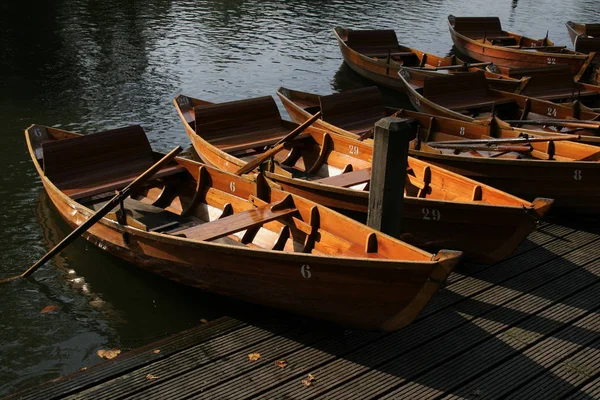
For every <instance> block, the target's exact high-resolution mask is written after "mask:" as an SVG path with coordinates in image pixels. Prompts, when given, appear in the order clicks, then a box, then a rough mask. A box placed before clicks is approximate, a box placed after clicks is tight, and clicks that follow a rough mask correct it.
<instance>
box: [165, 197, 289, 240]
mask: <svg viewBox="0 0 600 400" xmlns="http://www.w3.org/2000/svg"><path fill="white" fill-rule="evenodd" d="M284 202H285V200H284ZM284 202H280V203H275V204H273V203H269V204H267V205H264V206H261V207H257V208H253V209H251V210H247V211H243V212H239V213H235V214H233V215H230V216H227V217H223V218H220V219H217V220H214V221H210V222H206V223H204V224H201V225H196V226H192V227H190V228H185V229H181V230H177V231H173V232H171V233H172V234H176V235H178V236H183V237H186V238H188V239H194V240H214V239H219V238H222V237H224V236H228V235H231V234H233V233H236V232H240V231H243V230H246V229H251V228H255V227H258V226H260V225H262V224H265V223H267V222H270V221H273V220H276V219H278V218H282V217H286V216H289V215H292V214H294V213H296V212H297V211H298V210H297V209H296V208H295V207H294V206H293V205H290V206H288V205H286V204H284Z"/></svg>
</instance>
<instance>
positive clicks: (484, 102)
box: [436, 97, 515, 111]
mask: <svg viewBox="0 0 600 400" xmlns="http://www.w3.org/2000/svg"><path fill="white" fill-rule="evenodd" d="M514 102H515V101H514V100H512V99H503V98H501V97H489V98H484V99H481V98H479V99H477V98H474V99H456V98H452V97H448V98H447V99H446V100H444V99H443V98H439V99H438V100H437V101H436V103H437V104H439V105H441V106H444V107H446V108H449V109H450V110H453V111H457V110H465V109H476V108H490V107H492V106H499V105H503V104H511V103H514Z"/></svg>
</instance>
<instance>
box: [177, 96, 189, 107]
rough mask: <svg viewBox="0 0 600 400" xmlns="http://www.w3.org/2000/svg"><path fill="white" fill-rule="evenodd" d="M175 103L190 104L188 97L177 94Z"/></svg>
mask: <svg viewBox="0 0 600 400" xmlns="http://www.w3.org/2000/svg"><path fill="white" fill-rule="evenodd" d="M177 104H179V105H180V106H187V105H188V104H190V99H188V98H187V97H185V96H179V97H178V98H177Z"/></svg>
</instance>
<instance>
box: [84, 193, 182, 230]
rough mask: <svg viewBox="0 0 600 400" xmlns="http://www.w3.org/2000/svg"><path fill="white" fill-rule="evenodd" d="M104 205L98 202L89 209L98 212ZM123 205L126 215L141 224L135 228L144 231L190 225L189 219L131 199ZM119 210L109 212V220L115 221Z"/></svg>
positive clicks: (116, 208)
mask: <svg viewBox="0 0 600 400" xmlns="http://www.w3.org/2000/svg"><path fill="white" fill-rule="evenodd" d="M104 204H106V202H98V203H94V204H92V205H90V206H89V207H90V208H92V209H93V210H99V209H100V208H101V207H102V206H104ZM123 205H124V206H125V210H126V212H127V215H128V216H129V217H130V218H133V219H134V220H136V221H137V222H139V223H140V224H141V225H139V224H135V225H134V226H135V227H138V228H141V227H143V228H145V230H148V231H151V232H160V231H164V230H169V229H174V228H175V227H177V226H180V225H181V224H186V223H190V222H191V221H192V220H191V219H190V218H187V217H183V216H181V215H177V214H174V213H172V212H169V211H167V210H165V209H164V208H160V207H157V206H154V205H152V204H148V203H144V202H142V201H139V200H136V199H132V198H131V197H128V198H126V199H125V201H124V202H123ZM119 208H120V206H117V207H115V208H114V209H113V210H112V211H111V213H113V214H112V217H111V214H109V218H111V219H114V220H116V216H115V214H116V213H117V211H118V210H119Z"/></svg>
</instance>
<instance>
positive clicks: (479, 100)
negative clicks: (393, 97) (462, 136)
mask: <svg viewBox="0 0 600 400" xmlns="http://www.w3.org/2000/svg"><path fill="white" fill-rule="evenodd" d="M399 76H400V78H401V79H402V81H403V82H404V84H405V86H406V91H407V95H408V98H409V99H410V101H411V103H412V104H413V106H414V107H415V108H416V109H417V110H419V111H422V112H425V113H428V114H433V115H439V116H442V117H448V118H454V119H458V120H461V121H466V122H477V123H482V124H490V123H491V122H492V121H498V123H499V124H500V125H501V126H502V127H506V128H508V127H511V126H513V127H519V128H520V129H521V130H523V129H527V130H531V131H532V132H537V131H546V132H552V133H556V132H561V133H572V132H577V134H578V135H581V141H584V142H586V143H594V144H596V143H600V137H599V136H598V135H599V134H600V114H599V113H596V112H594V111H593V110H591V109H589V108H588V107H585V106H583V105H581V104H580V103H579V102H574V103H570V104H557V103H552V102H550V101H547V100H542V99H538V98H534V97H528V96H523V95H519V94H516V93H508V92H502V91H499V90H494V89H491V88H490V87H489V85H488V83H487V81H486V79H485V75H484V74H483V73H482V72H474V73H463V74H456V75H444V76H431V75H429V74H424V73H422V72H421V71H416V70H414V69H410V70H409V69H401V70H400V73H399Z"/></svg>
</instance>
